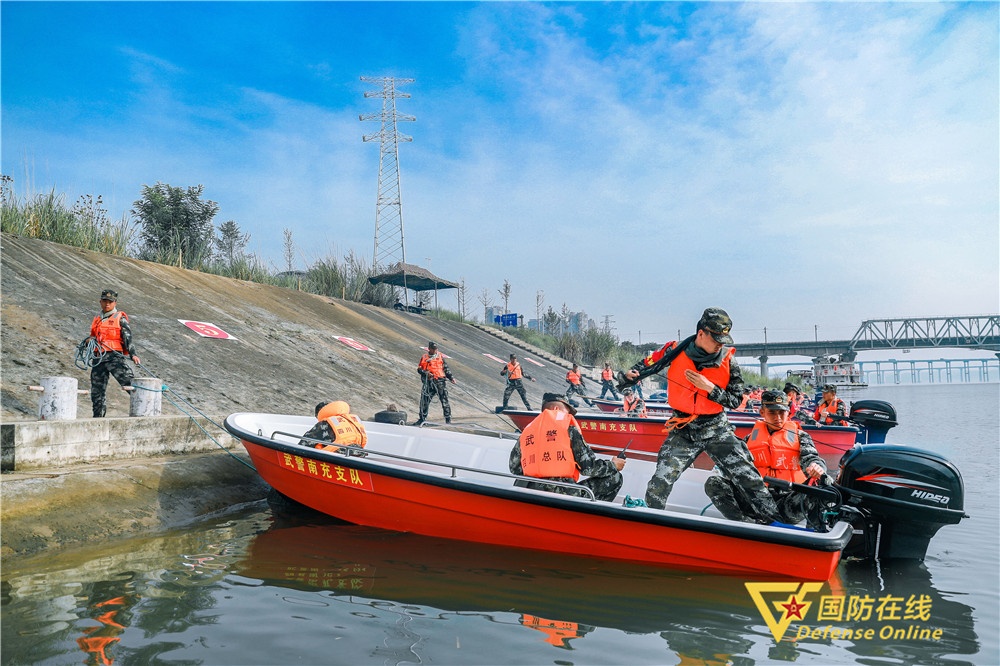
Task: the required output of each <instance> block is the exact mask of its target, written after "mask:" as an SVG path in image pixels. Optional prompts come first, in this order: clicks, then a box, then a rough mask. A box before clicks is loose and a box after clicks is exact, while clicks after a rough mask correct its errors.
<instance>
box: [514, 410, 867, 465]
mask: <svg viewBox="0 0 1000 666" xmlns="http://www.w3.org/2000/svg"><path fill="white" fill-rule="evenodd" d="M503 414H504V415H505V416H508V417H510V419H511V420H512V421H513V422H514V425H515V426H517V427H518V429H520V430H523V429H524V427H525V426H527V425H528V424H529V423H531V421H532V420H533V419H534V418H535V417H536V416H538V412H537V411H528V410H510V409H508V410H506V411H504V412H503ZM667 418H669V417H667V416H662V415H656V416H648V417H645V418H641V417H636V416H626V415H624V414H611V413H606V412H579V413H577V415H576V420H577V421H578V422H579V423H580V429H581V431H582V432H583V437H584V439H586V440H587V443H588V444H590V445H591V446H592V447H594V448H595V449H596V450H598V451H602V452H614V453H617V452H618V451H621V450H622V449H623V448H625V446H626V445H628V451H629V454H630V457H637V458H642V459H644V460H656V454H657V453H658V452H659V450H660V445H662V444H663V440H664V439H666V434H665V433H664V431H663V428H664V424H665V423H666V422H667ZM758 418H759V415H758V416H756V417H754V416H753V415H748V416H745V417H744V416H736V415H732V414H730V415H729V422H730V423H732V424H733V427H734V428H735V430H736V436H737V437H739V438H741V439H742V438H743V437H746V436H747V435H749V434H750V430H751V429H752V428H753V424H754V423H755V422H756V421H757V419H758ZM802 428H803V429H804V430H805V431H806V432H808V433H809V435H810V436H811V437H812V438H813V442H814V443H815V444H816V451H817V453H819V455H820V456H821V457H822V458H823V460H825V461H826V466H827V468H828V469H835V468H836V467H837V465H838V464H839V463H840V458H841V456H843V455H844V453H846V452H847V451H850V450H851V448H852V447H853V446H854V443H855V439H856V437H857V433H858V429H857V428H855V427H852V426H814V425H803V426H802ZM630 442H631V444H629V443H630ZM695 467H700V468H703V469H711V468H712V467H713V463H712V462H711V460H709V458H708V456H707V455H705V454H701V455H700V456H698V458H697V459H696V460H695Z"/></svg>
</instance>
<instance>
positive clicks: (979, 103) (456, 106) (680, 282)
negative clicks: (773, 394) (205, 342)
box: [0, 1, 1000, 342]
mask: <svg viewBox="0 0 1000 666" xmlns="http://www.w3.org/2000/svg"><path fill="white" fill-rule="evenodd" d="M0 33H2V34H0V49H2V58H0V69H2V71H0V77H2V78H0V104H2V124H0V139H2V155H0V159H2V170H3V173H5V174H8V175H10V176H12V177H13V178H14V189H15V192H17V193H19V194H22V195H23V194H25V193H27V192H47V191H49V190H50V189H52V188H55V189H56V190H57V191H59V192H65V193H66V194H67V199H68V201H69V202H70V203H72V201H74V200H75V199H76V197H78V196H79V195H81V194H94V195H97V194H101V195H102V196H103V198H104V201H105V202H106V203H108V204H109V213H110V215H111V216H112V217H113V218H116V219H117V218H119V217H120V216H121V215H122V214H123V213H124V212H126V211H128V209H129V208H131V206H132V203H133V202H134V201H135V200H136V199H138V198H139V196H140V193H141V188H142V186H143V185H144V184H148V185H152V184H155V183H156V182H163V183H168V184H170V185H172V186H175V187H180V186H183V187H187V186H191V185H198V184H201V185H204V188H205V190H204V196H205V197H206V198H208V199H211V200H213V201H216V202H217V203H218V204H219V206H220V211H219V214H218V216H217V218H216V222H217V224H221V223H222V222H224V221H226V220H229V219H233V220H235V221H236V222H237V223H238V224H239V225H240V227H241V228H242V229H244V230H245V231H247V232H249V233H251V235H252V238H251V242H250V246H249V249H250V250H252V251H254V252H257V253H259V254H261V255H262V256H264V257H266V258H268V259H269V260H271V261H273V263H274V265H275V266H277V267H279V268H281V267H283V261H282V259H281V255H282V251H281V248H282V229H283V228H286V227H287V228H289V229H291V230H292V232H293V237H294V239H295V241H296V245H297V247H298V250H299V254H300V256H299V259H298V266H297V267H298V268H305V267H306V265H307V264H308V263H310V262H311V261H314V260H315V259H317V258H319V257H322V256H326V255H328V254H331V253H340V254H346V253H347V252H349V251H352V250H353V251H354V252H356V253H358V254H361V255H363V256H365V257H367V258H368V259H369V260H370V259H371V254H372V245H373V235H374V226H375V195H376V186H377V179H378V149H377V147H376V145H375V144H370V143H363V142H362V140H361V137H362V135H363V134H367V133H371V132H374V131H376V130H377V127H378V126H377V124H376V123H371V122H366V123H362V122H359V120H358V116H359V114H363V113H371V112H375V111H378V110H380V101H379V100H377V99H365V98H364V96H363V93H364V92H365V91H366V90H372V89H373V87H372V86H371V85H370V84H365V83H362V82H361V81H360V77H361V76H395V77H403V78H413V79H415V82H414V83H412V84H409V85H408V86H406V87H405V88H403V90H404V91H405V92H408V93H410V94H411V95H412V97H411V98H410V99H402V100H399V102H398V110H399V112H400V113H406V114H411V115H413V116H416V122H412V123H403V124H401V126H400V130H401V131H403V132H405V133H406V134H408V135H410V136H412V137H413V142H412V143H405V144H402V145H401V146H400V152H399V163H400V174H401V181H402V202H403V204H402V210H403V223H404V227H405V235H406V256H407V260H408V261H409V262H410V263H415V264H418V265H422V266H425V267H426V266H428V265H429V267H430V269H431V270H432V271H433V272H434V273H436V274H438V275H440V276H442V277H444V278H446V279H450V280H455V281H459V280H462V279H464V280H465V283H466V285H467V289H468V302H469V304H470V306H474V307H475V308H476V309H477V311H479V312H480V317H481V316H482V315H481V305H480V303H479V301H478V299H477V297H478V296H479V295H481V294H482V292H483V290H484V289H486V290H487V291H488V293H489V295H490V297H491V298H492V300H493V302H494V303H495V304H498V303H500V302H501V299H500V297H499V295H498V294H497V290H498V289H500V288H501V287H502V286H503V282H504V280H505V279H506V280H509V281H510V283H511V286H512V300H511V308H512V310H515V311H518V312H522V313H525V314H527V315H528V316H534V310H535V303H536V292H537V291H538V290H544V294H545V305H546V306H549V305H551V306H553V307H554V308H555V309H556V310H557V311H558V310H559V309H560V308H561V307H562V304H563V303H565V304H567V306H568V307H569V308H570V309H571V310H585V311H586V312H587V313H588V314H589V315H590V316H591V317H592V318H594V319H595V320H597V321H601V320H602V318H603V317H604V316H605V315H611V317H612V320H613V321H614V325H615V329H616V332H617V334H618V335H619V336H620V337H621V338H623V339H630V340H632V341H638V340H639V335H640V331H641V341H642V342H649V341H651V340H666V339H672V338H674V337H676V335H677V331H678V329H681V332H682V334H683V335H686V334H688V332H690V331H692V329H693V327H694V324H695V322H696V321H697V319H698V316H699V315H700V313H701V311H702V309H703V308H705V307H706V306H720V307H724V308H726V309H727V310H728V311H729V312H730V314H731V315H732V317H733V319H734V322H735V327H734V333H735V335H736V337H737V341H740V340H742V341H747V342H749V341H758V340H761V339H762V337H763V329H764V327H767V330H768V338H769V339H771V340H799V339H811V338H812V337H813V335H814V326H817V327H818V332H819V335H820V337H823V338H849V337H851V335H852V334H853V333H854V331H855V330H857V328H858V326H859V324H860V323H861V321H862V320H864V319H875V318H883V317H902V316H919V317H923V316H932V315H962V314H987V313H995V312H997V309H998V307H1000V305H998V301H1000V291H998V290H1000V287H998V281H1000V278H998V273H1000V271H998V252H1000V251H998V247H1000V239H998V227H1000V221H998V220H1000V213H998V207H1000V203H998V185H997V183H998V182H1000V173H998V161H1000V159H998V158H1000V148H998V145H1000V141H998V127H1000V117H998V98H1000V91H998V71H1000V59H998V5H997V4H996V3H971V4H964V3H915V4H910V3H889V4H875V3H859V4H853V3H851V4H848V3H845V4H825V3H760V4H758V3H574V2H567V3H533V2H526V3H458V2H455V3H434V2H426V3H381V2H361V3H341V2H308V3H292V2H276V3H271V2H253V3H236V2H232V3H228V2H227V3H203V2H181V3H139V2H110V3H82V2H57V3H44V2H29V3H21V2H7V1H4V2H2V3H0ZM428 259H429V261H428ZM441 302H442V304H443V305H444V306H445V307H449V308H454V307H455V299H454V296H453V295H452V294H450V293H443V294H442V296H441Z"/></svg>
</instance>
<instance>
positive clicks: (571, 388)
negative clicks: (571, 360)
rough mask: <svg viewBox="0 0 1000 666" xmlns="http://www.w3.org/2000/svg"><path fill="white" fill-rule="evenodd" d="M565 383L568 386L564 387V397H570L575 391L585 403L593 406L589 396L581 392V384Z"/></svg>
mask: <svg viewBox="0 0 1000 666" xmlns="http://www.w3.org/2000/svg"><path fill="white" fill-rule="evenodd" d="M567 384H569V388H568V389H566V399H567V400H569V399H570V396H571V395H573V394H574V393H576V394H577V395H578V396H580V397H581V398H583V401H584V402H585V403H587V404H588V405H590V406H591V407H593V406H594V403H592V402H591V401H590V398H588V397H587V394H586V393H584V392H583V385H582V384H571V383H569V382H567Z"/></svg>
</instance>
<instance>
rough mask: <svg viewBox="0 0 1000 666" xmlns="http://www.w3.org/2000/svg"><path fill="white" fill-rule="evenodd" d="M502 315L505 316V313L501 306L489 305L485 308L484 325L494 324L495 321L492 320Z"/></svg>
mask: <svg viewBox="0 0 1000 666" xmlns="http://www.w3.org/2000/svg"><path fill="white" fill-rule="evenodd" d="M502 314H507V313H506V312H504V310H503V307H502V306H499V305H491V306H489V307H488V308H486V323H487V324H495V323H496V321H494V319H496V318H497V317H499V316H500V315H502Z"/></svg>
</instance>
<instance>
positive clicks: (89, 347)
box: [73, 335, 111, 370]
mask: <svg viewBox="0 0 1000 666" xmlns="http://www.w3.org/2000/svg"><path fill="white" fill-rule="evenodd" d="M110 351H111V350H109V349H103V348H102V345H101V343H99V342H98V341H97V338H95V337H94V336H92V335H91V336H90V337H87V338H84V339H83V342H81V343H80V344H78V345H77V346H76V357H75V358H74V360H73V362H74V363H75V364H76V367H78V368H80V369H81V370H90V369H91V368H93V367H94V366H96V365H97V364H99V363H100V362H101V361H103V360H104V355H105V354H107V353H109V352H110Z"/></svg>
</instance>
